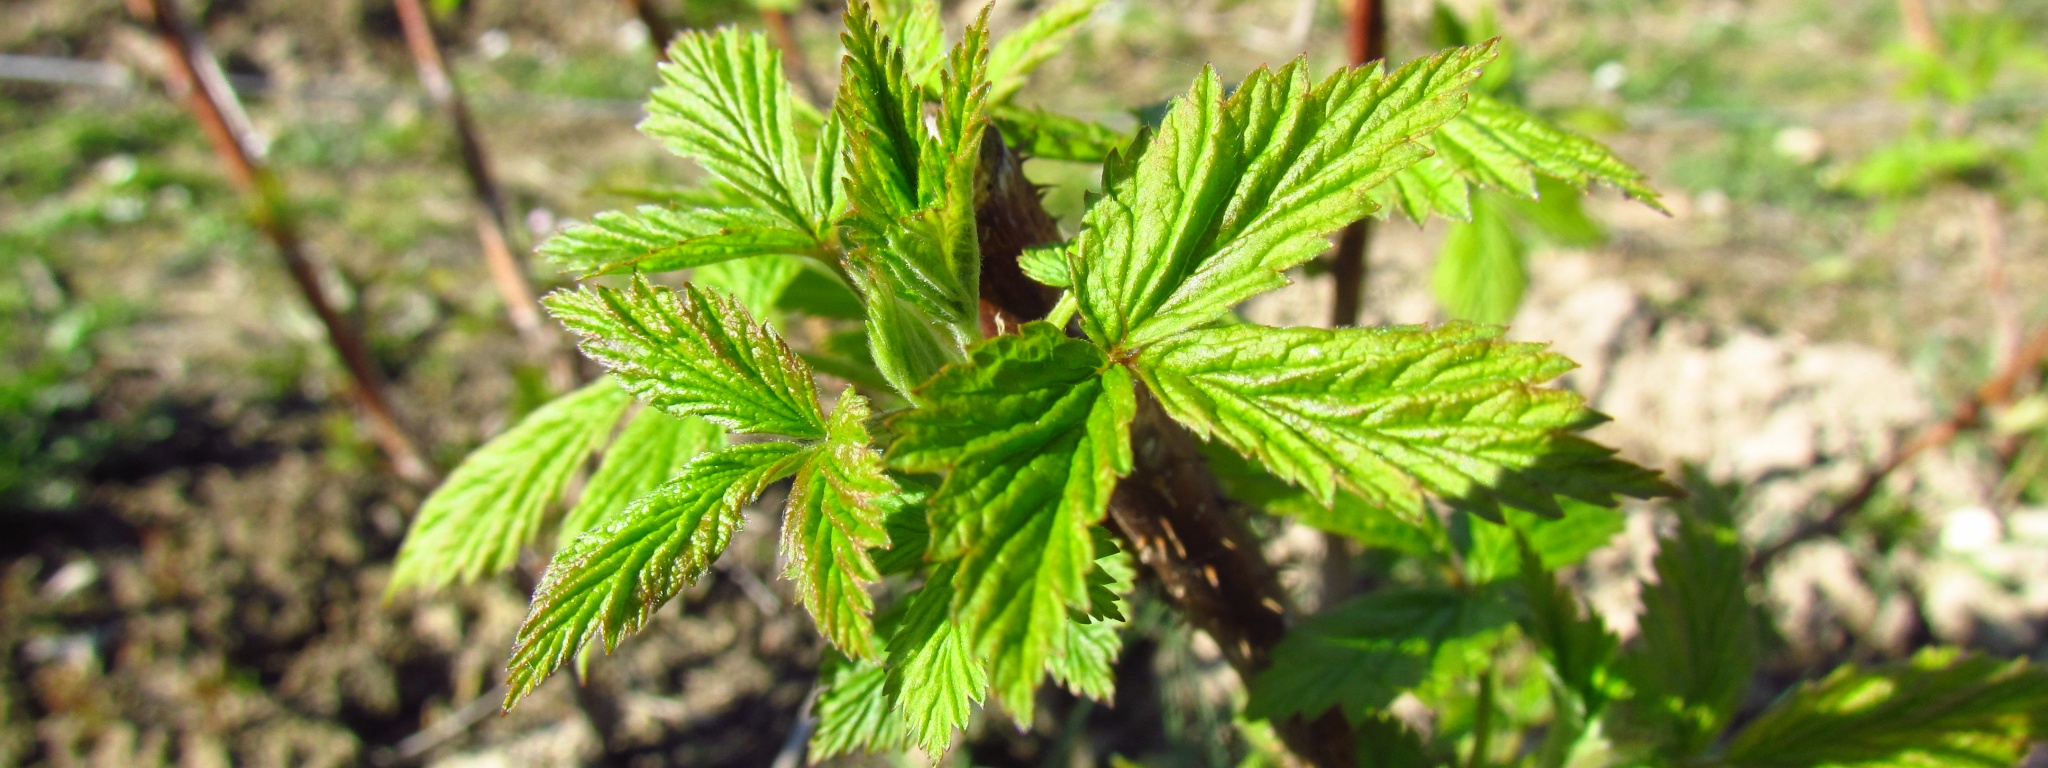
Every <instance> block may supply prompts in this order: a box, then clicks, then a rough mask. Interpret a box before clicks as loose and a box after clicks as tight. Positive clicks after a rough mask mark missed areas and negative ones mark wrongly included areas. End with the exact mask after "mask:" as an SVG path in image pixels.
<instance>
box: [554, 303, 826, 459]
mask: <svg viewBox="0 0 2048 768" xmlns="http://www.w3.org/2000/svg"><path fill="white" fill-rule="evenodd" d="M544 303H545V304H547V307H548V311H550V312H552V313H554V315H555V318H556V319H558V320H560V321H562V325H564V326H566V327H568V329H569V330H571V331H573V332H575V333H576V334H577V335H578V336H580V337H582V338H581V341H580V343H581V345H582V347H583V353H584V354H586V355H589V356H590V358H591V359H593V360H596V361H598V362H599V363H602V364H603V365H604V366H605V367H606V368H608V369H610V370H611V372H612V375H614V376H616V377H618V380H619V384H620V385H621V386H623V387H624V388H625V390H626V391H627V392H631V393H633V394H634V395H636V396H638V397H640V398H641V399H644V400H646V401H647V402H648V403H649V404H650V405H653V406H654V407H656V408H659V409H661V410H663V411H667V412H668V413H669V414H671V415H674V416H676V417H679V418H692V417H695V418H702V419H704V420H705V421H709V422H711V423H713V424H717V425H719V426H721V427H725V428H726V429H729V430H732V431H734V432H745V433H767V434H775V435H787V436H790V437H799V438H813V439H816V438H822V437H824V436H825V430H826V427H825V416H824V414H823V413H822V412H820V411H819V410H818V393H817V389H816V385H815V384H814V383H813V382H812V381H811V370H810V367H809V366H808V365H805V364H804V361H803V360H802V359H801V358H798V357H797V356H796V353H794V352H791V351H790V349H789V346H788V345H787V344H785V343H783V341H782V337H780V336H778V335H776V334H775V332H774V331H773V330H770V329H768V328H767V327H766V326H758V325H754V324H753V319H752V317H751V316H749V315H748V314H747V311H746V309H745V308H744V307H741V306H740V305H739V303H738V302H737V301H734V300H733V299H732V298H731V297H730V296H726V295H723V294H720V293H718V292H716V291H713V290H709V289H705V288H700V287H698V286H694V285H687V284H686V285H684V286H683V288H682V290H680V291H676V290H670V289H668V288H657V287H654V286H652V285H649V284H648V283H647V281H646V280H642V279H637V278H636V279H635V280H634V281H633V284H632V286H631V287H630V288H628V289H626V290H623V291H621V290H616V289H612V288H599V287H585V288H582V289H579V290H575V291H561V292H557V293H555V294H553V295H550V296H548V297H547V299H546V300H545V301H544Z"/></svg>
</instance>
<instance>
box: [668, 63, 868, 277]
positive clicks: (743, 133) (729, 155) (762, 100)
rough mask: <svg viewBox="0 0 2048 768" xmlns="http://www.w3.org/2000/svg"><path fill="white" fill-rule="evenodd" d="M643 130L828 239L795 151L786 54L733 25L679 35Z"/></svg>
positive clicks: (764, 206)
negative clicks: (784, 66) (784, 73)
mask: <svg viewBox="0 0 2048 768" xmlns="http://www.w3.org/2000/svg"><path fill="white" fill-rule="evenodd" d="M661 80H662V84H661V85H660V86H658V87H656V88H655V89H654V96H653V98H652V99H650V100H649V101H648V102H647V119H646V120H643V121H641V123H640V130H641V132H643V133H646V134H647V135H649V136H652V137H654V138H655V139H657V140H659V141H661V143H662V144H663V145H666V146H667V147H668V148H669V150H670V151H672V152H675V153H676V154H678V155H681V156H683V157H686V158H689V159H691V160H695V161H697V163H698V164H700V165H702V166H704V169H705V170H707V171H710V172H711V173H712V174H713V175H715V176H717V177H718V178H719V179H720V180H721V181H723V182H724V183H726V184H729V185H731V186H732V187H734V188H735V189H737V190H738V191H739V192H740V193H741V194H742V195H743V196H744V198H745V199H747V200H749V201H752V202H753V203H754V204H755V205H757V206H759V207H760V208H761V210H763V211H764V212H766V213H767V214H768V215H769V216H772V217H773V218H774V219H775V220H778V221H780V222H781V224H782V226H783V227H784V228H786V229H790V230H794V231H797V232H808V233H813V235H814V236H813V238H812V239H813V240H814V241H822V240H824V234H825V232H826V225H827V223H828V222H827V219H826V217H825V213H826V209H825V208H824V207H823V205H821V203H822V202H823V201H821V200H820V199H819V198H818V197H817V195H816V193H815V192H814V191H813V190H814V186H813V182H812V181H811V179H810V178H809V175H808V173H807V169H806V168H805V167H804V164H803V162H802V161H801V159H800V157H799V154H798V147H799V145H800V143H801V142H800V141H799V140H798V138H797V134H796V126H795V123H794V122H793V119H792V118H793V116H794V115H795V114H796V107H795V106H794V104H793V102H794V101H795V98H794V97H793V96H791V95H790V91H789V81H788V80H786V79H784V78H783V76H782V54H781V52H780V51H778V50H777V49H776V47H775V46H774V45H773V44H772V43H770V42H768V38H766V37H764V36H762V35H761V34H760V33H758V32H754V33H745V32H741V31H739V30H738V29H735V28H732V27H725V28H722V29H718V30H715V31H711V32H700V31H689V32H685V33H683V34H681V35H678V36H676V39H675V41H674V42H673V43H671V44H670V45H669V48H668V62H666V63H663V64H662V65H661Z"/></svg>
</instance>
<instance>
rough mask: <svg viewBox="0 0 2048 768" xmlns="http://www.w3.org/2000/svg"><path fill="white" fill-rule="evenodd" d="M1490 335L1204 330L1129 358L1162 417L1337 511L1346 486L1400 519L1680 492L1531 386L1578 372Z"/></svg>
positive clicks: (1494, 515)
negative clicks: (1438, 506) (1441, 507)
mask: <svg viewBox="0 0 2048 768" xmlns="http://www.w3.org/2000/svg"><path fill="white" fill-rule="evenodd" d="M1500 333H1501V330H1500V329H1499V328H1494V327H1485V326H1474V325H1466V324H1458V323H1454V324H1451V325H1446V326H1443V327H1440V328H1434V329H1429V328H1420V327H1412V326H1411V327H1388V328H1373V329H1364V328H1346V329H1338V330H1326V329H1319V328H1266V327H1262V326H1255V325H1238V326H1226V327H1218V328H1205V329H1201V330H1196V331H1190V332H1187V333H1184V334H1181V335H1179V336H1177V337H1174V338H1173V339H1171V340H1169V341H1167V342H1164V343H1161V344H1158V345H1156V346H1155V347H1154V348H1152V349H1151V350H1149V351H1148V352H1147V353H1146V354H1145V355H1144V356H1143V357H1140V358H1139V359H1138V360H1137V361H1136V362H1137V368H1138V370H1139V373H1140V375H1141V376H1143V377H1144V379H1145V383H1146V384H1147V385H1148V386H1149V387H1150V388H1151V390H1152V392H1153V393H1154V394H1155V395H1157V396H1158V397H1159V402H1160V404H1161V405H1163V406H1165V408H1166V411H1167V413H1169V414H1172V415H1173V417H1174V418H1175V419H1177V420H1179V421H1180V422H1182V423H1184V424H1186V425H1188V426H1189V427H1191V428H1193V429H1194V431H1195V432H1196V433H1197V434H1200V435H1202V436H1204V437H1209V438H1214V439H1218V440H1221V441H1222V442H1223V443H1225V444H1227V445H1229V446H1231V447H1232V448H1235V449H1236V450H1237V451H1238V452H1240V453H1242V454H1244V455H1246V456H1248V457H1251V458H1254V459H1257V460H1258V461H1260V462H1261V463H1263V464H1265V466H1266V467H1267V469H1269V470H1271V471H1272V472H1273V473H1274V474H1276V475H1278V476H1279V477H1281V478H1282V479H1285V480H1287V481H1289V482H1292V483H1296V484H1298V485H1300V486H1302V487H1303V488H1305V489H1307V490H1308V491H1309V492H1310V493H1311V494H1312V495H1313V496H1314V497H1315V499H1316V501H1318V502H1320V503H1322V504H1324V505H1325V506H1328V505H1330V504H1332V503H1334V501H1335V498H1336V494H1337V493H1338V491H1339V489H1340V488H1341V489H1343V490H1346V491H1349V492H1351V493H1355V494H1358V495H1359V496H1360V497H1361V498H1363V499H1364V500H1365V501H1366V502H1367V503H1369V504H1373V505H1377V506H1380V507H1382V508H1385V509H1387V510H1389V511H1391V512H1393V513H1395V514H1398V515H1400V516H1402V517H1404V518H1406V519H1409V520H1419V519H1420V518H1421V517H1422V516H1423V514H1424V507H1423V494H1424V492H1428V493H1430V494H1434V495H1436V496H1438V497H1440V498H1443V499H1444V500H1445V501H1446V502H1448V503H1450V504H1451V505H1452V506H1454V507H1457V508H1460V509H1465V510H1468V511H1471V512H1474V513H1476V514H1480V515H1482V516H1485V517H1487V518H1489V519H1493V520H1499V519H1501V512H1500V506H1501V505H1502V504H1509V505H1512V506H1514V507H1518V508H1520V509H1524V510H1527V511H1530V512H1534V513H1537V514H1540V515H1543V516H1546V517H1557V516H1558V515H1560V514H1561V510H1560V509H1559V508H1558V505H1557V501H1556V499H1555V497H1557V496H1564V497H1569V498H1576V499H1580V500H1582V501H1587V502H1591V503H1594V504H1602V505H1607V506H1612V505H1613V504H1614V503H1615V498H1614V497H1615V495H1616V494H1621V495H1627V496H1636V497H1650V496H1658V495H1668V494H1671V493H1674V492H1675V491H1674V489H1672V488H1671V487H1670V486H1669V485H1667V484H1666V483H1664V481H1663V480H1662V479H1660V478H1659V477H1658V476H1657V475H1656V473H1654V472H1651V471H1649V470H1645V469H1642V468H1639V467H1636V466H1634V465H1631V464H1628V463H1626V462H1623V461H1621V460H1619V459H1617V458H1615V457H1614V454H1613V452H1612V451H1610V450H1608V449H1606V448H1602V447H1600V446H1598V445H1596V444H1594V443H1592V442H1590V441H1588V440H1586V439H1584V438H1581V437H1579V436H1577V435H1576V434H1574V433H1575V432H1577V431H1579V430H1582V429H1585V428H1587V427H1590V426H1592V425H1593V424H1596V423H1598V422H1599V421H1600V420H1601V419H1602V418H1603V417H1600V416H1599V415H1598V414H1597V413H1595V412H1593V411H1591V410H1589V409H1587V408H1586V407H1585V402H1584V400H1583V399H1582V398H1580V397H1579V396H1578V395H1577V394H1575V393H1572V392H1569V391H1566V390H1561V389H1547V388H1542V387H1540V386H1539V385H1540V384H1542V383H1543V382H1545V381H1548V380H1550V379H1552V378H1555V377H1557V376H1558V375H1559V374H1562V373H1564V372H1565V371H1566V370H1568V369H1569V368H1570V367H1571V362H1570V361H1568V360H1566V359H1565V358H1563V357H1562V356H1559V355H1557V354H1554V353H1551V352H1547V351H1545V350H1544V349H1543V347H1542V346H1541V345H1537V344H1524V343H1513V342H1507V341H1502V340H1501V339H1500V338H1499V336H1500Z"/></svg>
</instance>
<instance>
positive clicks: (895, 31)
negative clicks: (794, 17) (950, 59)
mask: <svg viewBox="0 0 2048 768" xmlns="http://www.w3.org/2000/svg"><path fill="white" fill-rule="evenodd" d="M872 6H873V9H872V10H873V13H874V15H875V20H876V22H877V23H878V24H880V25H881V28H882V34H883V35H885V36H887V37H888V38H889V39H890V40H894V41H896V44H897V45H899V46H901V47H902V49H903V71H904V79H905V80H907V81H909V82H910V84H912V85H916V86H922V85H925V84H926V83H929V82H931V80H932V77H933V76H934V75H935V74H937V73H938V70H939V64H941V63H942V62H943V61H944V56H945V53H946V30H945V28H944V25H943V23H942V20H941V19H940V16H941V15H942V11H941V9H940V8H939V3H938V1H937V0H876V1H875V2H874V3H872ZM848 28H849V29H851V28H852V27H851V26H849V27H848Z"/></svg>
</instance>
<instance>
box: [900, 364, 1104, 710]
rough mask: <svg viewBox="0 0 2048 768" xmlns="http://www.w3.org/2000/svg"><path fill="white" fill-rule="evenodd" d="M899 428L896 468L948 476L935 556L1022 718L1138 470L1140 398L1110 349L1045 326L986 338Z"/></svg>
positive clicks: (1000, 691)
mask: <svg viewBox="0 0 2048 768" xmlns="http://www.w3.org/2000/svg"><path fill="white" fill-rule="evenodd" d="M970 356H971V357H970V360H969V361H968V362H967V363H965V364H961V365H953V366H948V367H947V368H946V369H945V370H943V371H941V372H940V373H939V375H938V376H936V377H934V378H933V379H932V380H931V381H930V382H927V383H926V384H925V385H924V386H923V387H922V388H921V389H919V391H918V395H919V397H920V400H921V402H922V405H921V406H920V407H919V408H917V409H916V410H913V411H906V412H903V413H901V414H899V415H897V416H896V417H895V418H894V420H893V421H892V422H891V424H892V426H893V427H894V428H895V431H896V433H897V434H898V438H897V441H896V444H895V445H893V446H891V447H890V451H889V457H890V461H891V463H892V464H893V465H894V466H896V467H897V468H899V469H902V470H905V471H909V472H945V473H946V477H945V480H944V482H943V483H942V484H941V485H940V486H939V490H938V491H937V492H936V493H934V494H933V495H932V498H931V501H930V509H931V521H932V548H931V556H932V557H933V558H935V559H938V560H941V561H956V562H958V563H959V571H958V573H957V574H956V576H955V578H954V579H953V584H954V589H955V592H956V594H955V596H954V600H953V602H954V606H953V610H954V614H955V615H956V617H957V618H958V619H960V620H963V621H965V622H966V623H967V625H968V627H969V629H970V634H971V635H972V638H973V647H974V649H975V650H976V652H977V653H978V654H980V655H982V656H983V657H984V658H987V659H989V672H990V675H991V676H992V678H993V679H994V683H995V689H996V693H997V695H998V696H1000V697H1001V698H1002V701H1003V704H1004V706H1005V707H1006V708H1007V709H1009V711H1010V712H1011V713H1012V715H1013V716H1014V717H1015V718H1016V719H1017V721H1018V722H1026V723H1028V722H1030V720H1031V718H1030V713H1031V706H1032V701H1031V699H1032V693H1033V691H1035V690H1036V688H1037V686H1038V682H1039V680H1040V679H1041V678H1042V677H1043V675H1044V673H1045V664H1046V659H1047V657H1048V656H1049V655H1050V654H1051V653H1052V648H1053V644H1054V643H1055V642H1056V639H1055V636H1056V634H1057V633H1058V632H1060V631H1062V628H1063V627H1064V626H1065V624H1066V622H1067V621H1068V620H1069V613H1070V611H1073V610H1085V609H1087V608H1088V606H1089V593H1088V574H1089V571H1090V570H1091V568H1092V567H1093V565H1094V562H1095V543H1094V540H1093V539H1092V538H1091V536H1090V534H1089V527H1090V526H1091V525H1092V524H1094V523H1095V522H1096V521H1098V520H1100V519H1102V516H1103V514H1104V513H1105V511H1106V510H1107V509H1108V504H1109V494H1110V490H1111V489H1112V488H1113V487H1114V486H1115V484H1116V479H1117V478H1118V477H1121V476H1122V475H1123V474H1124V473H1126V472H1129V471H1130V468H1131V452H1130V440H1129V428H1130V420H1131V417H1132V415H1133V414H1134V413H1135V409H1136V401H1135V399H1134V398H1135V393H1134V392H1133V389H1132V382H1131V379H1130V376H1129V374H1127V373H1125V372H1124V370H1123V369H1122V368H1121V367H1116V366H1112V365H1110V363H1109V361H1108V359H1106V358H1105V357H1104V356H1103V354H1102V352H1101V350H1098V349H1096V348H1095V347H1094V346H1093V345H1091V344H1088V343H1087V342H1083V341H1078V340H1075V339H1070V338H1067V337H1066V335H1065V334H1063V333H1061V332H1060V330H1059V329H1058V328H1055V327H1053V326H1052V325H1051V324H1048V323H1030V324H1027V325H1025V326H1024V327H1023V328H1022V329H1020V333H1019V334H1018V335H1014V336H1001V337H998V338H995V339H990V340H989V341H986V342H983V343H982V344H980V345H977V346H976V347H974V348H973V349H972V350H971V351H970Z"/></svg>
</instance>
